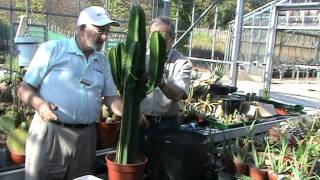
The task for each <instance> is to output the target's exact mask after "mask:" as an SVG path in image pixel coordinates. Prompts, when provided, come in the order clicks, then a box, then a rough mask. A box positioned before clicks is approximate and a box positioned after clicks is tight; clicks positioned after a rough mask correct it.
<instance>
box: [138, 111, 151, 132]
mask: <svg viewBox="0 0 320 180" xmlns="http://www.w3.org/2000/svg"><path fill="white" fill-rule="evenodd" d="M139 126H140V127H141V128H144V129H149V128H150V122H149V120H148V119H147V118H146V116H145V115H144V114H141V115H140V119H139Z"/></svg>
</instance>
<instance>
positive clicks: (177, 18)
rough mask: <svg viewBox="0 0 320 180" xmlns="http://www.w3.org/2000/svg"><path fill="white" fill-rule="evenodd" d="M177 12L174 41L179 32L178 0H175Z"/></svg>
mask: <svg viewBox="0 0 320 180" xmlns="http://www.w3.org/2000/svg"><path fill="white" fill-rule="evenodd" d="M177 1H178V2H177V8H176V9H177V12H176V27H175V29H176V35H175V37H174V42H177V38H178V32H179V26H178V25H179V9H180V0H177Z"/></svg>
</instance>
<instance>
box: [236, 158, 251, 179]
mask: <svg viewBox="0 0 320 180" xmlns="http://www.w3.org/2000/svg"><path fill="white" fill-rule="evenodd" d="M234 167H235V171H236V172H237V173H238V174H243V175H246V176H248V175H249V165H248V164H247V163H241V162H238V161H234Z"/></svg>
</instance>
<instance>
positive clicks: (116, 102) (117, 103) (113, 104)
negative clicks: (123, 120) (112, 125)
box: [103, 96, 123, 116]
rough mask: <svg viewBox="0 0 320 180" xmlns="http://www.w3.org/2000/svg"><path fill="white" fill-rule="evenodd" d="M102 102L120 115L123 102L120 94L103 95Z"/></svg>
mask: <svg viewBox="0 0 320 180" xmlns="http://www.w3.org/2000/svg"><path fill="white" fill-rule="evenodd" d="M103 103H104V104H106V105H107V106H108V107H109V108H110V109H111V111H112V112H113V113H114V114H116V115H117V116H122V111H123V102H122V99H121V98H120V96H105V97H104V98H103Z"/></svg>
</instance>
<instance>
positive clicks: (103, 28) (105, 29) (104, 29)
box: [87, 25, 110, 37]
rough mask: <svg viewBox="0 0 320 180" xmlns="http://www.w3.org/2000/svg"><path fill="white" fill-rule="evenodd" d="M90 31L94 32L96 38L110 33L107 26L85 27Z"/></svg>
mask: <svg viewBox="0 0 320 180" xmlns="http://www.w3.org/2000/svg"><path fill="white" fill-rule="evenodd" d="M87 27H88V28H89V29H90V30H92V31H94V32H95V33H96V36H97V37H101V35H102V34H105V35H107V34H108V33H109V32H110V27H109V26H100V27H99V26H94V25H90V26H87Z"/></svg>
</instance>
